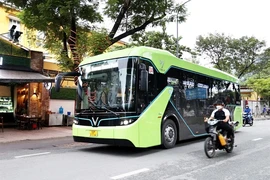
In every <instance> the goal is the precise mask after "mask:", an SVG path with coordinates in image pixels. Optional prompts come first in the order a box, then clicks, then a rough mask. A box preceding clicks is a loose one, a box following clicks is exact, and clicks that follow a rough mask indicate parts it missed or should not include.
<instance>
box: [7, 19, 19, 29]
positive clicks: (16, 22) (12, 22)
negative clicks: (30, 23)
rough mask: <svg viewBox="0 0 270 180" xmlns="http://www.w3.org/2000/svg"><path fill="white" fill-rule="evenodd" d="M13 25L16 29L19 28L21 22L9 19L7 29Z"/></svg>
mask: <svg viewBox="0 0 270 180" xmlns="http://www.w3.org/2000/svg"><path fill="white" fill-rule="evenodd" d="M13 25H15V26H16V31H20V30H21V23H20V21H17V20H14V19H9V29H10V28H11V27H12V26H13Z"/></svg>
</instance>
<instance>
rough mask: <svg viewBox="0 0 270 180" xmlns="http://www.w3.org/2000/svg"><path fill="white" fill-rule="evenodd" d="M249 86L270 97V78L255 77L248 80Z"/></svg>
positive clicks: (267, 97) (263, 95) (265, 96)
mask: <svg viewBox="0 0 270 180" xmlns="http://www.w3.org/2000/svg"><path fill="white" fill-rule="evenodd" d="M247 86H248V87H250V88H252V89H253V90H255V91H256V92H257V93H258V94H260V95H261V96H262V97H264V98H266V99H268V100H269V99H270V78H269V77H268V78H264V79H254V78H250V79H248V81H247Z"/></svg>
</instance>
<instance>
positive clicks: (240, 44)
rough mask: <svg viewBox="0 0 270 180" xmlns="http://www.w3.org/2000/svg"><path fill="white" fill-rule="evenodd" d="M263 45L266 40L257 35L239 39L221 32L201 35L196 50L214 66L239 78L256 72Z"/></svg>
mask: <svg viewBox="0 0 270 180" xmlns="http://www.w3.org/2000/svg"><path fill="white" fill-rule="evenodd" d="M263 47H265V42H264V41H260V40H258V39H256V38H255V37H247V36H243V37H241V38H239V39H237V38H232V37H230V36H225V35H224V34H219V33H216V34H209V35H208V36H206V37H203V36H199V37H198V38H197V42H196V50H197V51H198V52H199V53H200V54H201V55H204V56H205V57H206V58H207V59H209V60H210V62H211V63H212V64H214V67H216V68H218V69H220V70H223V71H226V72H229V73H231V74H234V75H236V76H237V77H238V78H241V77H243V76H244V75H245V74H248V73H252V72H254V70H255V69H256V67H257V66H256V64H257V63H259V61H260V59H259V56H260V54H261V53H262V50H263Z"/></svg>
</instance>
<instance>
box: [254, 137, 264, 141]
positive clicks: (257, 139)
mask: <svg viewBox="0 0 270 180" xmlns="http://www.w3.org/2000/svg"><path fill="white" fill-rule="evenodd" d="M259 140H262V138H256V139H252V141H259Z"/></svg>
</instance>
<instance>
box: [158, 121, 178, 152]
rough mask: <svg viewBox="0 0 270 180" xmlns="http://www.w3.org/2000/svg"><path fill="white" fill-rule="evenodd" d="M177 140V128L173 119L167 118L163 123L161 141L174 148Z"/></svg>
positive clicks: (167, 146)
mask: <svg viewBox="0 0 270 180" xmlns="http://www.w3.org/2000/svg"><path fill="white" fill-rule="evenodd" d="M176 141H177V128H176V125H175V123H174V122H173V121H172V120H171V119H167V120H165V122H163V124H162V131H161V143H162V146H163V147H164V148H166V149H170V148H173V147H174V146H175V144H176Z"/></svg>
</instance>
